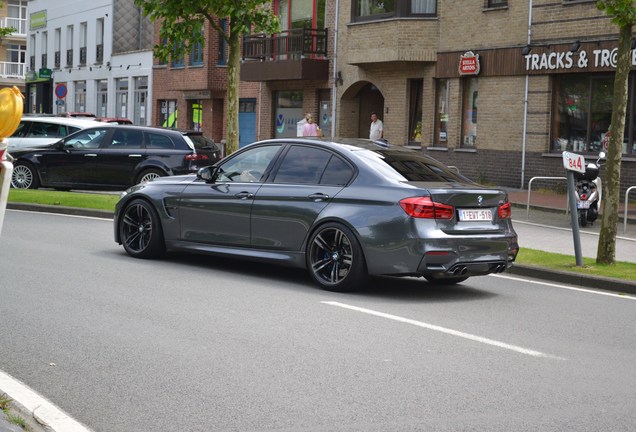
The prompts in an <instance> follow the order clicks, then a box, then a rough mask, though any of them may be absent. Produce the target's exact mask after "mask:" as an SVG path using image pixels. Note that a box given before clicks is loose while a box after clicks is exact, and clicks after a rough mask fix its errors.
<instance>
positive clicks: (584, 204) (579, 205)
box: [576, 201, 590, 209]
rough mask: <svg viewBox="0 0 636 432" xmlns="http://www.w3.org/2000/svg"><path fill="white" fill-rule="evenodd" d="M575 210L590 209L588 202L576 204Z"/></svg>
mask: <svg viewBox="0 0 636 432" xmlns="http://www.w3.org/2000/svg"><path fill="white" fill-rule="evenodd" d="M576 208H579V209H589V208H590V202H589V201H579V202H577V203H576Z"/></svg>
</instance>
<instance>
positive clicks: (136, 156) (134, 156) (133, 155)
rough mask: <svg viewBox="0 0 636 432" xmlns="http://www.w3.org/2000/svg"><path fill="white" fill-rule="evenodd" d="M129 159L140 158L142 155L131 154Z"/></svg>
mask: <svg viewBox="0 0 636 432" xmlns="http://www.w3.org/2000/svg"><path fill="white" fill-rule="evenodd" d="M128 157H130V158H140V157H141V155H140V154H129V155H128Z"/></svg>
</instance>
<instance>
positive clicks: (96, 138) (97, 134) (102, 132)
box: [64, 129, 108, 149]
mask: <svg viewBox="0 0 636 432" xmlns="http://www.w3.org/2000/svg"><path fill="white" fill-rule="evenodd" d="M107 133H108V129H90V130H88V131H83V132H80V133H78V134H77V135H73V136H72V137H71V138H69V139H68V140H67V141H66V142H65V143H64V147H70V148H76V149H96V148H99V146H100V144H101V143H102V140H103V139H104V136H106V134H107Z"/></svg>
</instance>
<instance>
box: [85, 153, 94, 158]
mask: <svg viewBox="0 0 636 432" xmlns="http://www.w3.org/2000/svg"><path fill="white" fill-rule="evenodd" d="M84 157H97V153H86V154H85V155H84Z"/></svg>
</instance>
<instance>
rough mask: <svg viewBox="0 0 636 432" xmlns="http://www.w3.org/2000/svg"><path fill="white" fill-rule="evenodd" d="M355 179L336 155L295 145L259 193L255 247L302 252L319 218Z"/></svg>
mask: <svg viewBox="0 0 636 432" xmlns="http://www.w3.org/2000/svg"><path fill="white" fill-rule="evenodd" d="M352 176H353V169H352V168H351V166H350V165H349V164H347V163H346V162H345V161H344V160H343V159H341V158H340V157H338V156H337V155H336V154H334V153H332V152H330V151H327V150H324V149H318V148H314V147H310V146H304V145H295V146H292V147H291V148H290V149H289V151H288V152H287V153H286V154H285V156H284V159H283V161H282V163H281V165H280V167H279V168H278V169H277V170H276V173H275V174H274V176H273V179H272V180H269V179H268V182H267V183H265V184H263V186H262V187H261V188H260V189H259V190H258V193H257V194H256V198H255V200H254V205H253V207H252V246H253V247H258V248H263V249H269V250H283V251H300V250H302V248H303V245H304V243H305V239H306V237H307V235H308V233H309V230H310V229H311V227H312V226H313V225H314V222H315V221H316V218H318V216H319V215H320V213H321V212H322V211H323V210H324V209H325V207H326V206H327V205H329V203H331V202H332V201H333V199H334V197H335V196H336V195H337V194H338V193H339V192H340V191H341V190H342V188H343V187H344V186H345V185H346V184H347V183H348V182H349V180H350V179H351V177H352Z"/></svg>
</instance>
